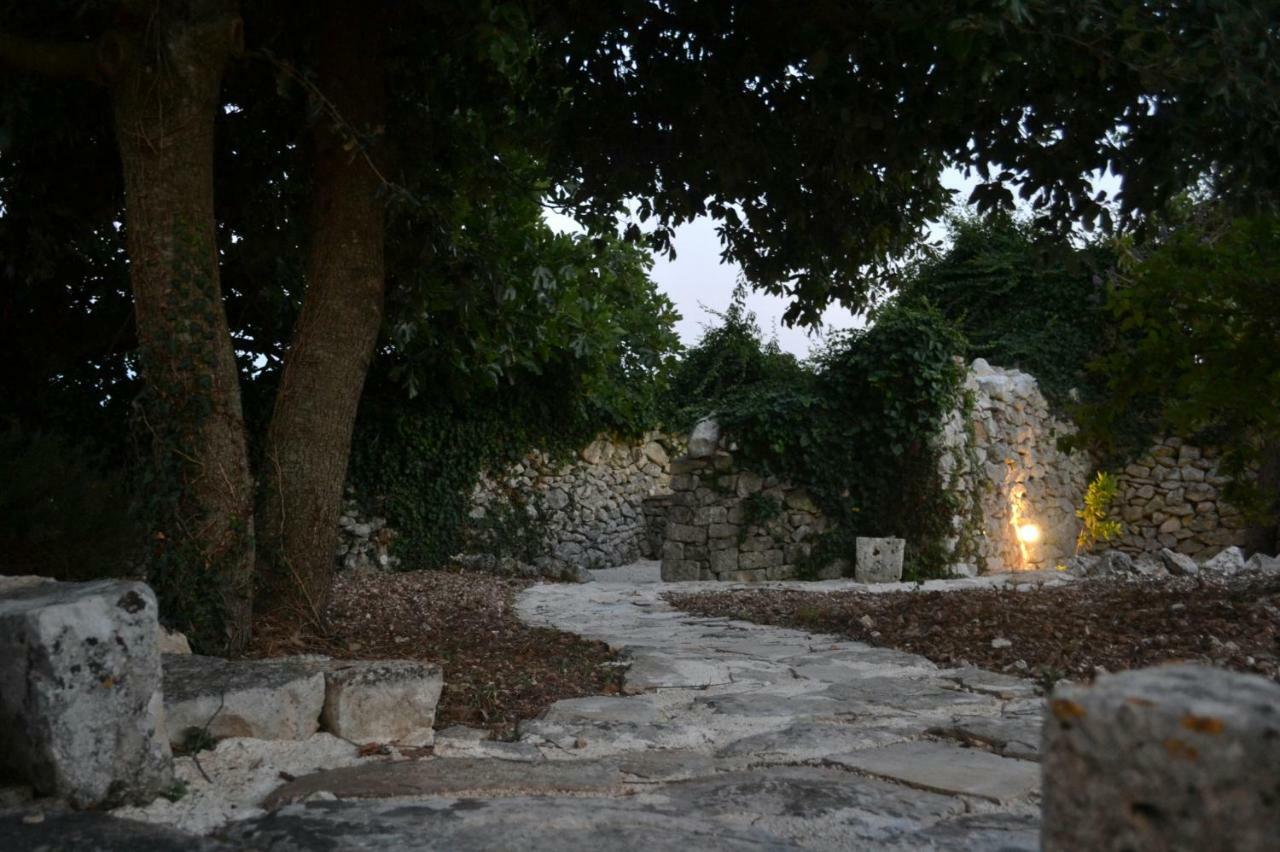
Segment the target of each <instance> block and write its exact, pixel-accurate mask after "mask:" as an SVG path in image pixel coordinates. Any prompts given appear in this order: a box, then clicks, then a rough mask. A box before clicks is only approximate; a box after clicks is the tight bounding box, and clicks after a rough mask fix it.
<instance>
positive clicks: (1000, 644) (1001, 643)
mask: <svg viewBox="0 0 1280 852" xmlns="http://www.w3.org/2000/svg"><path fill="white" fill-rule="evenodd" d="M991 647H992V648H995V649H996V650H997V651H1000V650H1003V649H1005V648H1012V647H1013V642H1011V641H1009V640H1008V639H1005V638H1004V637H1002V636H997V637H996V638H995V639H992V640H991Z"/></svg>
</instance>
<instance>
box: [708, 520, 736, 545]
mask: <svg viewBox="0 0 1280 852" xmlns="http://www.w3.org/2000/svg"><path fill="white" fill-rule="evenodd" d="M739 529H740V527H739V526H738V525H737V524H712V525H711V526H709V527H708V528H707V534H708V535H710V536H711V537H712V538H721V539H732V540H734V541H735V542H736V540H737V538H738V530H739Z"/></svg>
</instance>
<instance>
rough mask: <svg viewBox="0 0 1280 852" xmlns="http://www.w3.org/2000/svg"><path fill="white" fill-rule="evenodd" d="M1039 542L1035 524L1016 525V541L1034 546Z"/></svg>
mask: <svg viewBox="0 0 1280 852" xmlns="http://www.w3.org/2000/svg"><path fill="white" fill-rule="evenodd" d="M1039 540H1040V527H1038V526H1037V525H1035V524H1019V525H1018V541H1020V542H1022V543H1023V544H1035V543H1036V542H1037V541H1039Z"/></svg>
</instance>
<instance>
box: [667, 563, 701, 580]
mask: <svg viewBox="0 0 1280 852" xmlns="http://www.w3.org/2000/svg"><path fill="white" fill-rule="evenodd" d="M701 567H702V566H701V565H699V564H698V563H697V562H694V561H692V560H689V559H664V560H662V582H664V583H683V582H688V581H690V580H697V579H699V573H700V572H699V569H700V568H701Z"/></svg>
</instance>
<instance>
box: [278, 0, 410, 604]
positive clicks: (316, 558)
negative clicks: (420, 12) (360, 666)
mask: <svg viewBox="0 0 1280 852" xmlns="http://www.w3.org/2000/svg"><path fill="white" fill-rule="evenodd" d="M320 14H323V15H324V16H325V17H326V19H327V21H326V32H325V33H324V34H323V36H322V38H321V39H320V43H319V55H320V57H321V59H320V62H319V68H318V77H317V87H318V89H319V91H320V93H321V94H322V95H323V97H324V98H326V99H327V100H328V102H329V105H330V106H331V108H332V110H333V111H336V113H337V114H338V115H339V116H341V122H340V126H338V127H335V126H334V124H333V122H331V121H330V120H328V118H322V119H321V120H320V121H319V122H318V123H317V126H316V128H315V130H314V142H315V196H314V199H313V202H312V212H311V215H312V222H311V246H310V252H309V257H308V262H307V293H306V297H305V299H304V301H303V305H302V313H301V316H300V317H299V319H298V325H297V328H296V329H295V330H294V335H293V340H292V341H291V343H290V347H289V351H288V354H287V355H286V357H285V363H284V370H283V373H282V375H281V377H280V388H279V390H278V392H277V395H276V401H275V409H274V411H273V412H272V417H271V423H270V425H269V427H268V431H267V440H266V445H265V452H264V456H263V460H262V471H261V473H262V478H263V489H262V496H261V500H260V503H259V511H258V517H259V525H258V533H259V545H258V565H259V573H260V576H261V577H262V578H263V579H264V581H265V584H264V587H263V592H265V596H264V599H263V598H260V607H259V608H260V610H264V611H267V610H269V611H273V612H276V613H280V614H284V615H288V616H292V617H295V618H304V619H307V620H311V621H313V622H319V621H320V620H321V613H322V612H323V609H324V606H325V604H326V603H327V601H328V599H329V593H330V588H331V586H332V583H333V569H334V551H335V548H336V545H337V540H338V539H337V520H338V514H339V511H340V508H341V501H342V489H343V484H344V483H345V481H346V475H347V461H348V459H349V457H350V453H351V436H352V430H353V429H354V426H355V419H356V410H357V407H358V405H359V402H360V395H361V392H362V391H363V389H364V380H365V375H366V374H367V372H368V369H369V362H370V360H371V358H372V356H373V350H374V345H375V343H376V342H377V338H378V330H379V328H380V326H381V324H382V308H383V295H384V287H385V279H384V261H383V237H384V203H383V201H382V199H381V198H380V195H379V193H380V190H381V188H382V178H381V177H380V176H379V174H378V172H377V169H376V164H377V162H378V160H379V151H380V149H381V145H380V144H379V142H378V141H377V135H378V133H379V132H380V131H381V125H382V123H383V120H384V117H383V116H384V111H385V92H384V79H383V68H382V56H381V39H380V37H379V35H380V33H379V30H378V21H377V17H378V16H377V15H375V14H372V13H370V12H369V11H368V10H367V9H365V8H362V7H360V6H359V5H358V4H355V3H352V2H337V3H332V4H327V5H326V6H325V7H324V8H323V11H322V12H321V13H320Z"/></svg>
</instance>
